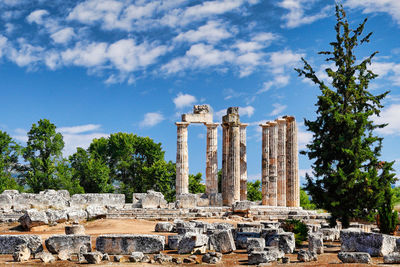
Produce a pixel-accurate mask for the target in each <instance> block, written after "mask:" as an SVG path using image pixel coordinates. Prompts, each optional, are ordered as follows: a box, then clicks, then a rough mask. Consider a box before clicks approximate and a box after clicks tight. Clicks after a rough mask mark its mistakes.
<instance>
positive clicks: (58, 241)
mask: <svg viewBox="0 0 400 267" xmlns="http://www.w3.org/2000/svg"><path fill="white" fill-rule="evenodd" d="M45 244H46V248H47V250H48V251H49V252H51V253H53V254H58V253H59V252H60V251H69V253H79V251H80V249H81V247H82V246H86V247H87V250H88V251H91V243H90V235H53V236H51V237H49V238H48V239H46V241H45Z"/></svg>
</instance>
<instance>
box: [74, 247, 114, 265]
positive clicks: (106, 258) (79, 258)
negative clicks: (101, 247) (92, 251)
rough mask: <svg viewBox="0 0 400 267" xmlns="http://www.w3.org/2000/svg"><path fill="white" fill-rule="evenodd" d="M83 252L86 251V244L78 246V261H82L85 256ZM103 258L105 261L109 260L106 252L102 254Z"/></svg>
mask: <svg viewBox="0 0 400 267" xmlns="http://www.w3.org/2000/svg"><path fill="white" fill-rule="evenodd" d="M85 253H88V248H87V246H86V245H82V246H81V247H80V248H79V253H78V261H79V262H82V261H83V260H84V259H85V257H83V254H85ZM103 260H107V261H109V260H110V257H109V256H108V254H107V253H106V254H104V255H103Z"/></svg>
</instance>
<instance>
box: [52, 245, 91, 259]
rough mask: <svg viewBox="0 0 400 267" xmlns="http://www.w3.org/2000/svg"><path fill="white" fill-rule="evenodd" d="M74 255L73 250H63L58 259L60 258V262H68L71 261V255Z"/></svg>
mask: <svg viewBox="0 0 400 267" xmlns="http://www.w3.org/2000/svg"><path fill="white" fill-rule="evenodd" d="M85 253H87V251H86V252H85ZM72 254H73V253H72V251H71V250H69V248H67V249H63V250H60V251H59V252H58V254H57V258H58V259H59V260H60V261H67V260H70V259H71V255H72Z"/></svg>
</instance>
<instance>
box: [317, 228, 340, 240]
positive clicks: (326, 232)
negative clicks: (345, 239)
mask: <svg viewBox="0 0 400 267" xmlns="http://www.w3.org/2000/svg"><path fill="white" fill-rule="evenodd" d="M319 231H320V232H321V233H322V235H323V241H331V242H333V241H336V240H339V237H340V231H339V230H338V229H336V228H321V229H320V230H319Z"/></svg>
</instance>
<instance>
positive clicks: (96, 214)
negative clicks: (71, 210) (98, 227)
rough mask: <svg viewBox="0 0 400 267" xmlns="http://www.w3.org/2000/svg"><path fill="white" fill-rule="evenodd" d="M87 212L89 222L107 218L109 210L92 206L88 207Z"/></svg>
mask: <svg viewBox="0 0 400 267" xmlns="http://www.w3.org/2000/svg"><path fill="white" fill-rule="evenodd" d="M86 212H87V219H88V220H92V219H99V218H105V217H106V215H107V209H106V208H105V207H104V206H99V205H90V206H88V207H86Z"/></svg>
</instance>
